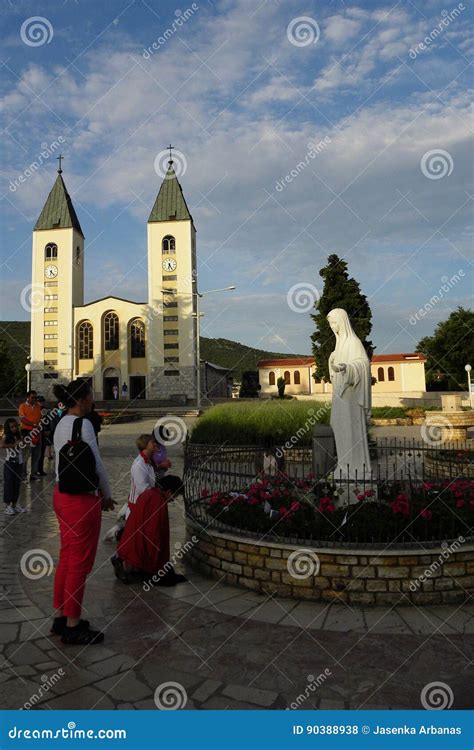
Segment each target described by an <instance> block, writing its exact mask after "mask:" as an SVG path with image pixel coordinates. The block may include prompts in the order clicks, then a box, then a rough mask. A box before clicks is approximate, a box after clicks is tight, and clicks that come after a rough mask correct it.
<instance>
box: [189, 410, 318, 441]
mask: <svg viewBox="0 0 474 750" xmlns="http://www.w3.org/2000/svg"><path fill="white" fill-rule="evenodd" d="M329 415H330V406H329V404H327V405H326V404H324V403H321V402H319V401H287V400H284V401H281V400H279V399H278V400H275V401H257V402H256V403H235V402H232V403H229V404H219V405H218V406H213V407H212V408H211V409H209V410H208V411H206V412H204V414H202V416H200V417H199V419H198V421H197V422H196V424H195V426H194V428H193V430H192V433H191V442H192V443H202V444H209V445H211V444H212V445H213V444H219V445H225V444H229V445H260V446H267V445H281V444H283V443H285V442H286V441H287V440H289V439H290V438H291V437H292V435H296V433H297V432H298V430H301V434H300V435H299V436H298V437H299V440H298V445H311V438H312V432H313V425H314V424H328V423H329Z"/></svg>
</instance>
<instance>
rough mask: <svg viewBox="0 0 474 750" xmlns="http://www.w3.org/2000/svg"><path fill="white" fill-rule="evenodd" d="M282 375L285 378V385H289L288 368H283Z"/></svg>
mask: <svg viewBox="0 0 474 750" xmlns="http://www.w3.org/2000/svg"><path fill="white" fill-rule="evenodd" d="M283 377H284V378H285V383H286V385H290V383H291V376H290V373H289V371H288V370H285V372H284V373H283Z"/></svg>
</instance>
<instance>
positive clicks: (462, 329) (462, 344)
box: [416, 307, 474, 391]
mask: <svg viewBox="0 0 474 750" xmlns="http://www.w3.org/2000/svg"><path fill="white" fill-rule="evenodd" d="M416 351H417V352H422V353H423V354H424V355H425V356H426V358H427V362H426V381H427V387H428V388H429V389H431V390H436V389H437V388H439V389H440V390H448V391H464V390H466V388H467V373H466V371H465V369H464V368H465V366H466V365H467V364H470V365H472V367H474V310H469V309H467V310H466V309H465V308H463V307H458V308H457V310H454V312H452V313H451V315H450V316H449V318H447V320H444V321H441V322H440V323H438V325H437V326H436V328H435V331H434V333H433V335H432V336H425V338H423V339H421V341H420V342H419V343H418V346H417V347H416Z"/></svg>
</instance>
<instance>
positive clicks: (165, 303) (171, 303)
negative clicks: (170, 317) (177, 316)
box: [163, 302, 178, 309]
mask: <svg viewBox="0 0 474 750" xmlns="http://www.w3.org/2000/svg"><path fill="white" fill-rule="evenodd" d="M163 307H164V308H166V309H169V308H170V307H178V303H177V302H163Z"/></svg>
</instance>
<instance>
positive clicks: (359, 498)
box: [357, 495, 365, 503]
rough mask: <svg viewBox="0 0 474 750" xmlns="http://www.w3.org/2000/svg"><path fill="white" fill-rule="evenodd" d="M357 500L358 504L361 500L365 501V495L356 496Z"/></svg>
mask: <svg viewBox="0 0 474 750" xmlns="http://www.w3.org/2000/svg"><path fill="white" fill-rule="evenodd" d="M357 499H358V501H359V503H360V502H362V500H365V495H357Z"/></svg>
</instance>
